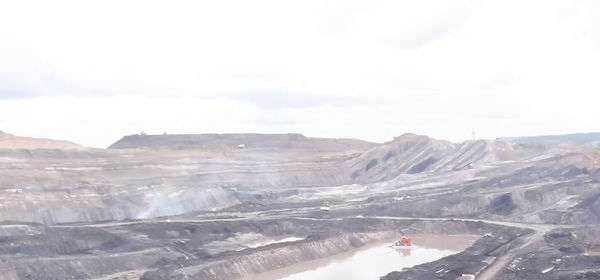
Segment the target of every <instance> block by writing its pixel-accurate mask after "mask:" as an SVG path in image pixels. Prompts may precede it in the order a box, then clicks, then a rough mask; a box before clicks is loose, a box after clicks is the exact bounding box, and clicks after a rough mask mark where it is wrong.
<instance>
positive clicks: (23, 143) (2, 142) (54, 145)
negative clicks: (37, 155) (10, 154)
mask: <svg viewBox="0 0 600 280" xmlns="http://www.w3.org/2000/svg"><path fill="white" fill-rule="evenodd" d="M0 149H2V150H4V149H24V150H36V149H42V150H44V149H46V150H47V149H61V150H83V149H86V148H85V147H83V146H80V145H77V144H75V143H72V142H69V141H63V140H54V139H43V138H31V137H22V136H15V135H12V134H9V133H6V132H4V131H1V130H0Z"/></svg>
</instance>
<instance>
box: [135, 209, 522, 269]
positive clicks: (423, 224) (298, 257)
mask: <svg viewBox="0 0 600 280" xmlns="http://www.w3.org/2000/svg"><path fill="white" fill-rule="evenodd" d="M323 223H331V222H323ZM334 225H335V226H338V227H339V228H340V231H342V230H344V231H347V232H340V233H331V232H330V233H319V234H315V235H311V236H309V237H308V238H307V239H305V240H303V241H296V242H293V243H287V244H273V245H269V246H265V247H262V248H255V249H247V250H243V251H241V252H236V253H235V254H230V256H229V255H228V256H225V257H222V258H220V257H216V258H214V260H203V261H201V262H196V263H193V261H192V262H190V263H188V264H184V267H183V268H182V267H181V266H180V265H175V264H173V265H172V266H171V268H167V267H162V268H160V269H158V270H154V271H149V272H146V273H145V274H144V275H143V277H142V279H146V280H149V279H165V278H169V279H186V278H189V279H239V278H241V277H243V276H244V275H249V274H258V273H262V272H267V271H270V270H274V269H279V268H285V267H287V266H290V265H293V264H297V263H299V262H304V261H310V260H315V259H319V258H324V257H330V256H333V255H336V254H339V253H343V252H347V251H349V250H352V249H356V248H361V247H363V246H365V245H367V244H373V243H378V242H387V241H393V240H396V239H398V238H399V237H400V236H402V235H410V234H444V235H447V234H475V235H484V234H486V233H493V234H494V235H496V236H502V239H498V238H490V239H493V240H488V239H485V240H484V241H478V242H477V243H476V244H477V246H476V248H475V249H470V251H469V253H468V254H469V256H470V257H471V258H475V259H474V260H471V262H473V263H475V264H473V265H472V267H475V268H473V269H471V270H477V269H482V268H483V267H485V265H487V264H486V263H484V262H483V260H482V259H483V258H487V257H488V256H487V255H486V254H487V253H490V252H492V251H494V250H498V248H499V247H501V246H502V245H504V244H506V243H507V242H510V241H512V240H513V239H514V238H515V237H516V236H518V235H519V234H522V233H523V231H522V230H518V229H514V228H508V227H502V226H496V225H490V224H485V223H481V222H462V221H446V222H436V221H389V220H388V221H374V220H371V219H347V221H344V222H339V223H334ZM478 253H481V254H482V255H483V256H477V255H476V254H478ZM423 279H425V278H423Z"/></svg>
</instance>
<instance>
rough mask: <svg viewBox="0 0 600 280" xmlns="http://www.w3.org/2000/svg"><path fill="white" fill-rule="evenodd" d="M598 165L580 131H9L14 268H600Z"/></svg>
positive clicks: (98, 272) (2, 184)
mask: <svg viewBox="0 0 600 280" xmlns="http://www.w3.org/2000/svg"><path fill="white" fill-rule="evenodd" d="M599 168H600V150H598V148H597V147H594V146H590V145H581V144H577V143H566V142H560V143H530V142H528V143H512V142H503V141H497V140H472V141H465V142H463V143H451V142H447V141H443V140H436V139H432V138H429V137H427V136H420V135H414V134H404V135H401V136H398V137H396V138H395V139H393V140H392V141H389V142H386V143H371V142H367V141H361V140H355V139H324V138H310V137H305V136H303V135H301V134H198V135H166V134H165V135H145V134H140V135H137V134H136V135H131V136H125V137H123V138H122V139H120V140H118V141H116V142H115V143H114V144H112V145H111V146H110V147H108V148H107V149H97V148H88V147H83V146H80V145H77V144H74V143H70V142H67V141H59V140H50V139H37V138H28V137H21V136H14V135H12V134H9V133H4V132H0V221H1V224H0V279H98V280H100V279H147V280H149V279H219V280H229V279H246V280H253V279H273V280H275V279H287V280H298V279H384V280H398V279H451V280H456V279H477V280H491V279H506V280H508V279H600V239H599V238H598V236H600V226H599V223H600V169H599ZM406 240H409V241H410V242H409V243H402V242H405V241H406ZM400 241H402V242H400Z"/></svg>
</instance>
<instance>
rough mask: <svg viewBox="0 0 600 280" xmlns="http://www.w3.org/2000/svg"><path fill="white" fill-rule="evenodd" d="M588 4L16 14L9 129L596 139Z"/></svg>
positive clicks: (5, 111) (0, 105)
mask: <svg viewBox="0 0 600 280" xmlns="http://www.w3.org/2000/svg"><path fill="white" fill-rule="evenodd" d="M599 12H600V9H599V6H598V4H596V3H595V2H593V1H574V2H564V1H527V2H522V1H502V2H493V1H489V2H488V1H486V2H477V3H473V2H470V1H453V2H452V3H448V2H447V1H434V2H415V1H384V0H381V1H369V2H364V1H302V2H288V1H252V2H248V1H218V2H198V1H177V2H174V3H166V2H163V1H126V2H122V1H102V2H95V3H88V2H82V1H52V2H51V3H50V2H47V1H12V2H7V3H2V4H1V7H0V41H1V42H2V43H1V44H0V129H2V130H6V131H8V132H12V133H16V134H21V135H31V136H44V137H53V138H67V139H71V140H75V141H78V142H81V143H82V144H86V145H93V146H107V145H109V144H110V143H111V142H113V141H114V140H116V139H118V138H119V137H120V136H122V135H124V134H131V133H135V132H138V131H140V130H147V131H148V132H154V133H162V132H163V131H167V132H186V133H199V132H236V131H256V132H302V133H305V134H307V135H312V136H329V137H357V138H364V139H368V140H373V141H385V140H387V139H391V137H393V136H395V135H398V134H401V133H403V132H406V131H412V132H417V133H423V134H428V135H432V136H435V137H439V138H446V139H450V140H453V141H460V140H463V139H467V138H469V137H470V133H471V130H476V132H477V134H478V135H479V136H481V137H487V138H495V137H497V136H500V135H522V134H527V135H531V134H546V133H561V132H575V131H578V130H582V131H588V130H596V129H597V123H600V117H599V115H598V114H597V113H596V109H595V106H594V104H598V103H600V99H599V98H600V95H598V94H597V92H598V91H599V90H600V85H599V84H598V83H597V82H596V80H597V77H598V76H600V48H599V47H598V46H599V45H600V44H599V43H598V42H600V39H599V38H600V36H599V35H598V30H599V28H598V27H599V26H600V21H598V18H599V17H598V16H597V15H598V13H599Z"/></svg>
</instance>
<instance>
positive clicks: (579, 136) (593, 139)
mask: <svg viewBox="0 0 600 280" xmlns="http://www.w3.org/2000/svg"><path fill="white" fill-rule="evenodd" d="M496 140H498V141H504V142H511V143H547V144H558V143H565V142H577V143H580V144H583V145H589V146H597V147H600V132H590V133H574V134H562V135H543V136H524V137H500V138H498V139H496Z"/></svg>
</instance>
